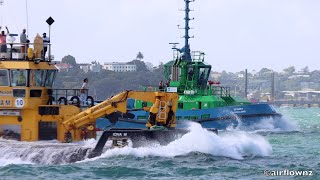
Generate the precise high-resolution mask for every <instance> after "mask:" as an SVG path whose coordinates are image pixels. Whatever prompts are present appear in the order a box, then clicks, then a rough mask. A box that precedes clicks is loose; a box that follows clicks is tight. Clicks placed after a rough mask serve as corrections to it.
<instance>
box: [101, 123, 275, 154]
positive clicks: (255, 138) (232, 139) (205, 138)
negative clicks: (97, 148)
mask: <svg viewBox="0 0 320 180" xmlns="http://www.w3.org/2000/svg"><path fill="white" fill-rule="evenodd" d="M189 128H190V132H189V133H187V134H185V135H184V136H182V137H181V138H180V139H177V140H175V141H173V142H171V143H170V144H168V145H167V146H160V145H154V144H153V146H150V147H139V148H132V147H124V148H120V149H118V148H115V149H109V150H107V151H106V152H104V153H103V154H102V156H100V157H97V158H96V159H98V158H108V157H113V156H123V155H124V156H128V155H130V156H136V157H148V156H159V157H175V156H182V155H187V154H189V153H191V152H200V153H205V154H210V155H213V156H224V157H229V158H233V159H243V158H244V156H269V155H270V154H271V153H272V147H271V145H270V144H269V143H268V142H267V141H266V140H265V139H264V138H263V137H262V136H260V135H257V134H250V133H246V132H223V133H222V134H219V135H216V134H215V133H213V132H209V131H207V130H206V129H203V128H202V127H201V125H199V124H198V123H190V127H189Z"/></svg>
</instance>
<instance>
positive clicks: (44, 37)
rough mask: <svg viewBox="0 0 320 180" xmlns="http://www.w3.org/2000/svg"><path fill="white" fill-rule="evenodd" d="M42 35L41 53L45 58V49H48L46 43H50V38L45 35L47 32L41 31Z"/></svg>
mask: <svg viewBox="0 0 320 180" xmlns="http://www.w3.org/2000/svg"><path fill="white" fill-rule="evenodd" d="M42 35H43V37H42V39H43V54H42V58H43V59H45V57H46V53H47V50H48V44H49V43H50V38H49V37H48V36H47V33H43V34H42Z"/></svg>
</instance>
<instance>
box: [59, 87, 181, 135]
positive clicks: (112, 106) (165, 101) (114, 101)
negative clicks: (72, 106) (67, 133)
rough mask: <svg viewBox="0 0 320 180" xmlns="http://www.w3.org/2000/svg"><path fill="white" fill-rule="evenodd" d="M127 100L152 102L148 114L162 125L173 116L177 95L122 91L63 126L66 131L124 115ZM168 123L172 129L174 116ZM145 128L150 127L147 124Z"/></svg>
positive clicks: (69, 120)
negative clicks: (117, 112)
mask: <svg viewBox="0 0 320 180" xmlns="http://www.w3.org/2000/svg"><path fill="white" fill-rule="evenodd" d="M128 98H132V99H136V100H142V101H147V102H152V103H153V106H152V107H151V108H150V114H153V115H156V116H155V117H154V119H155V120H156V121H157V122H159V123H162V124H166V123H167V120H168V114H170V113H171V114H172V113H174V114H175V113H176V110H177V104H178V95H177V94H176V93H167V92H142V91H124V92H121V93H119V94H117V95H115V96H113V97H111V98H109V99H107V100H105V101H103V102H101V103H99V104H97V105H95V106H93V107H91V108H88V109H86V110H85V111H83V112H81V113H79V114H77V115H75V116H73V117H72V118H70V119H67V120H65V121H63V125H64V126H65V127H66V128H67V129H70V128H79V127H81V126H83V125H86V124H88V123H92V122H94V121H95V120H96V119H97V118H99V117H102V116H104V115H107V114H111V113H113V112H116V111H120V112H122V113H126V112H127V100H128ZM169 112H170V113H169ZM169 116H170V115H169ZM170 121H171V122H170V127H174V126H175V116H174V117H171V116H170ZM147 126H151V125H150V124H149V125H147Z"/></svg>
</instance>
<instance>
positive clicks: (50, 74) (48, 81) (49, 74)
mask: <svg viewBox="0 0 320 180" xmlns="http://www.w3.org/2000/svg"><path fill="white" fill-rule="evenodd" d="M55 76H56V71H55V70H48V71H47V76H46V82H45V86H46V87H52V85H53V81H54V78H55Z"/></svg>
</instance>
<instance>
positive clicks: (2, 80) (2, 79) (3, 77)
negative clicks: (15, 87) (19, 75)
mask: <svg viewBox="0 0 320 180" xmlns="http://www.w3.org/2000/svg"><path fill="white" fill-rule="evenodd" d="M0 86H9V74H8V70H5V69H2V70H0Z"/></svg>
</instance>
